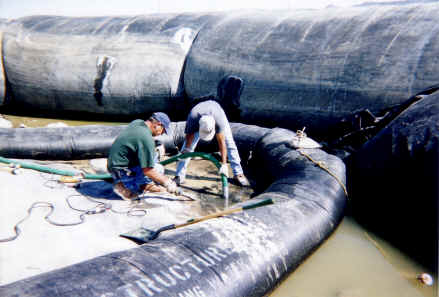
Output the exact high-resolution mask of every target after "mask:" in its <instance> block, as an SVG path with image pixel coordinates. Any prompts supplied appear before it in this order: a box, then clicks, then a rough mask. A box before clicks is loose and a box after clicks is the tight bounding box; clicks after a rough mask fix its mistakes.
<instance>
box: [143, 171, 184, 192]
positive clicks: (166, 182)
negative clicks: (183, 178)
mask: <svg viewBox="0 0 439 297" xmlns="http://www.w3.org/2000/svg"><path fill="white" fill-rule="evenodd" d="M142 171H143V174H144V175H145V176H147V177H149V178H150V179H152V180H153V181H155V182H156V183H158V184H161V185H163V186H164V187H165V188H166V190H167V191H168V192H169V193H175V192H177V191H178V188H177V185H176V184H175V182H174V181H172V180H171V179H170V178H168V177H167V176H166V175H164V174H161V173H160V172H158V171H157V170H155V169H154V167H146V168H142Z"/></svg>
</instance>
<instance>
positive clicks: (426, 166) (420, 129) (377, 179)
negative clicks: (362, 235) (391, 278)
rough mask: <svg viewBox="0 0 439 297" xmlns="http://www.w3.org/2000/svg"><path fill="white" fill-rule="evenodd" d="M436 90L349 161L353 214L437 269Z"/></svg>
mask: <svg viewBox="0 0 439 297" xmlns="http://www.w3.org/2000/svg"><path fill="white" fill-rule="evenodd" d="M438 123H439V92H435V93H433V94H432V95H429V96H424V98H423V99H422V100H420V101H418V102H416V103H415V104H414V105H412V106H411V107H409V108H408V109H407V110H405V111H404V112H403V113H402V114H401V115H399V116H398V117H397V118H396V119H395V120H393V121H392V122H391V123H390V124H389V125H388V126H387V127H385V128H384V129H383V130H382V131H381V132H380V133H379V134H377V135H376V136H375V137H374V138H372V139H371V140H369V141H368V142H367V143H366V144H365V145H364V146H363V147H362V148H361V150H360V151H359V152H358V153H357V154H355V155H354V158H353V161H352V164H351V165H349V168H351V169H350V170H349V175H348V176H349V178H348V179H349V180H350V189H351V190H350V193H351V194H352V196H353V197H354V199H353V200H352V201H353V204H352V205H353V210H354V215H355V217H357V218H358V219H359V220H360V221H361V222H362V223H365V224H367V225H368V226H369V227H370V228H372V229H373V230H374V231H376V232H378V233H379V234H381V235H384V236H385V237H386V238H387V239H388V240H390V241H391V242H393V243H394V244H395V245H396V246H398V247H400V248H401V249H402V250H403V251H404V252H406V253H408V254H409V255H411V256H412V257H413V258H414V259H416V260H418V261H420V262H422V263H423V264H424V265H425V266H427V267H428V268H430V269H431V270H432V271H436V272H437V269H438V266H437V263H438V224H439V220H438V205H439V203H438V199H439V188H438V180H439V126H438Z"/></svg>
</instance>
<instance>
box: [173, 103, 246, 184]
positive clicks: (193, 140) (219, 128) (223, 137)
mask: <svg viewBox="0 0 439 297" xmlns="http://www.w3.org/2000/svg"><path fill="white" fill-rule="evenodd" d="M184 132H185V133H186V139H185V141H184V143H183V147H182V149H181V151H180V152H181V153H188V152H193V151H194V150H195V147H196V146H197V144H198V141H199V140H200V139H202V140H204V141H211V140H212V139H213V137H214V136H216V140H217V141H218V147H219V151H220V154H221V163H222V164H221V168H220V170H219V174H224V175H225V176H226V177H228V176H229V174H228V167H227V157H228V158H229V162H230V167H231V168H232V171H233V174H234V177H233V179H234V181H235V182H236V183H237V184H239V185H240V186H250V183H249V182H248V180H247V178H246V177H245V175H244V173H243V170H242V167H241V158H240V157H239V153H238V149H237V147H236V144H235V141H234V140H233V135H232V130H231V129H230V124H229V121H228V120H227V117H226V114H225V112H224V110H223V109H222V108H221V106H220V105H219V104H218V102H216V101H213V100H207V101H203V102H201V103H198V104H197V105H195V106H194V107H193V108H192V110H191V111H190V112H189V115H188V117H187V120H186V127H185V131H184ZM189 160H190V159H189V158H187V159H183V160H181V161H179V162H178V163H177V172H176V176H175V179H174V180H175V181H176V183H177V185H180V184H183V183H184V182H185V177H186V169H187V166H188V164H189Z"/></svg>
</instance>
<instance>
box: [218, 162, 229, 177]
mask: <svg viewBox="0 0 439 297" xmlns="http://www.w3.org/2000/svg"><path fill="white" fill-rule="evenodd" d="M218 173H219V175H221V174H224V175H225V176H226V177H229V168H228V167H227V164H222V165H221V167H220V169H219V171H218Z"/></svg>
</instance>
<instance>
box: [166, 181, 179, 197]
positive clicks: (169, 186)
mask: <svg viewBox="0 0 439 297" xmlns="http://www.w3.org/2000/svg"><path fill="white" fill-rule="evenodd" d="M163 186H164V187H165V188H166V191H168V192H169V193H171V194H174V193H177V192H179V188H178V187H177V184H176V183H175V182H174V181H173V180H171V179H168V181H167V182H166V183H165V184H164V185H163Z"/></svg>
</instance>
